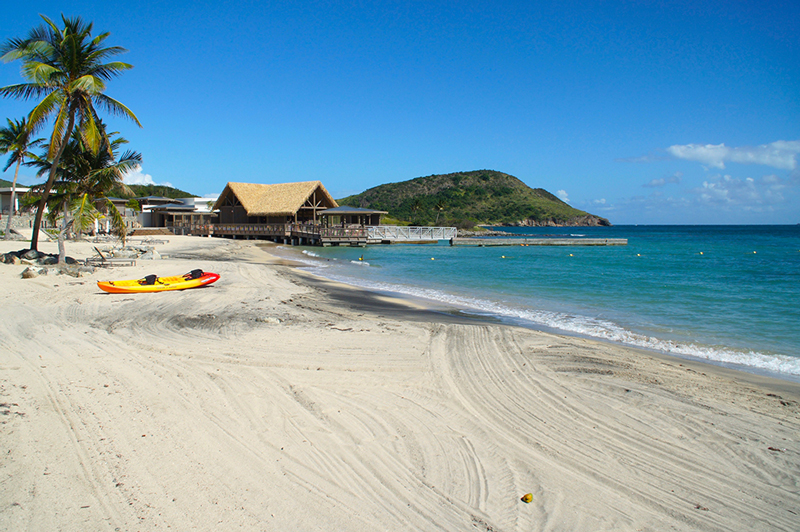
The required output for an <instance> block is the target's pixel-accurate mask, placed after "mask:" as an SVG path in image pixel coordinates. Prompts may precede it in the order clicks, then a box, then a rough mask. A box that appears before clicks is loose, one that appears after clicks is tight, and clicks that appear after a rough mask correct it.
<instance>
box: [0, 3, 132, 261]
mask: <svg viewBox="0 0 800 532" xmlns="http://www.w3.org/2000/svg"><path fill="white" fill-rule="evenodd" d="M42 19H43V20H44V21H45V24H43V25H41V26H39V27H38V28H35V29H33V30H32V31H31V32H30V34H29V35H28V37H27V38H25V39H16V38H14V39H9V40H8V41H6V42H5V43H4V44H3V46H2V47H0V53H2V57H0V59H2V60H3V61H4V62H9V61H14V60H16V59H21V60H22V73H23V75H24V76H25V77H26V78H27V79H28V81H29V82H28V83H20V84H17V85H9V86H7V87H2V88H0V94H2V95H3V96H4V97H9V96H11V97H15V98H22V99H29V98H42V99H41V101H39V103H38V104H36V107H34V109H33V111H31V113H30V115H29V118H28V124H29V125H28V127H29V128H30V129H31V130H32V131H33V130H36V129H38V128H40V127H42V126H43V125H44V124H45V122H46V121H47V120H48V119H49V118H50V117H51V116H52V117H54V124H53V133H52V134H51V136H50V143H49V146H48V152H47V158H48V159H49V160H50V161H51V162H52V165H51V168H50V173H49V176H48V178H47V182H46V183H45V185H44V187H43V189H42V196H41V199H40V200H39V205H38V207H37V209H36V218H35V219H34V223H33V235H32V237H31V249H37V247H38V243H39V227H40V225H41V222H42V215H43V213H44V208H45V205H46V204H47V198H48V196H49V195H50V190H51V188H52V187H53V183H54V182H55V179H56V170H57V169H58V166H59V161H60V159H61V155H62V153H63V152H64V149H65V148H66V146H67V144H68V142H69V139H70V137H71V136H72V131H73V129H75V128H76V126H77V129H78V131H79V132H80V134H81V137H82V138H83V139H84V141H85V142H86V145H87V146H88V147H89V148H90V149H92V151H97V150H98V149H99V148H100V145H101V144H102V140H103V136H104V135H105V133H104V131H103V130H102V128H100V127H98V123H99V118H98V115H97V111H96V109H95V106H97V107H100V108H103V109H105V110H106V111H107V112H109V113H111V114H115V115H119V116H123V117H127V118H130V119H131V120H133V121H134V122H136V124H137V125H138V126H139V127H141V124H140V123H139V119H137V118H136V116H135V115H134V114H133V112H132V111H131V110H130V109H128V108H127V107H125V106H124V105H123V104H122V103H120V102H118V101H117V100H114V99H113V98H110V97H109V96H107V95H105V94H103V92H104V91H105V88H106V83H105V82H106V81H108V80H110V79H112V78H114V77H116V76H118V75H120V74H121V73H122V72H123V71H125V70H129V69H131V68H133V67H132V65H129V64H127V63H122V62H119V61H112V62H109V63H103V61H105V60H106V59H107V58H109V57H111V56H115V55H118V54H121V53H124V52H126V51H127V50H125V49H124V48H120V47H118V46H111V47H108V48H104V47H103V46H102V45H103V41H105V40H106V39H107V38H108V36H109V35H110V34H109V33H103V34H101V35H98V36H97V37H92V24H91V23H88V24H87V23H85V22H84V21H83V20H81V19H80V18H79V17H76V18H66V17H65V16H64V15H62V16H61V20H62V21H63V23H64V28H63V29H61V28H59V27H58V26H57V25H56V24H55V23H54V22H53V21H52V20H50V19H49V18H47V17H45V16H44V15H42Z"/></svg>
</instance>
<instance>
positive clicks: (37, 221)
mask: <svg viewBox="0 0 800 532" xmlns="http://www.w3.org/2000/svg"><path fill="white" fill-rule="evenodd" d="M74 126H75V111H74V109H70V113H69V120H68V121H67V129H66V131H64V137H63V138H62V139H61V145H60V146H59V147H58V151H56V155H55V157H53V163H52V166H50V175H49V176H48V177H47V183H45V185H44V190H42V199H40V200H39V205H38V206H37V207H36V217H35V218H34V219H33V233H31V249H33V250H36V251H39V227H41V225H42V215H44V208H45V205H47V198H48V197H49V196H50V189H51V188H53V183H55V182H56V171H57V170H58V163H59V161H60V160H61V154H62V153H64V148H66V147H67V142H69V137H70V135H72V128H73V127H74Z"/></svg>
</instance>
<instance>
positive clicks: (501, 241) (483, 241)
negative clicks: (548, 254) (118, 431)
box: [450, 237, 628, 247]
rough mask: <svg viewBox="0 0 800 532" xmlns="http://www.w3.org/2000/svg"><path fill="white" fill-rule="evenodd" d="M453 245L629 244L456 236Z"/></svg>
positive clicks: (623, 240) (610, 240)
mask: <svg viewBox="0 0 800 532" xmlns="http://www.w3.org/2000/svg"><path fill="white" fill-rule="evenodd" d="M450 245H452V246H477V247H489V246H627V245H628V239H627V238H504V237H486V238H454V239H453V240H451V241H450Z"/></svg>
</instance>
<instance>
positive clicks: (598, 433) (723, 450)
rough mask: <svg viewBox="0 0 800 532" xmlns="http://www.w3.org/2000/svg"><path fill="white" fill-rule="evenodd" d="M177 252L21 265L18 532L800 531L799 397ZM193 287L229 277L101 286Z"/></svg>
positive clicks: (182, 246) (259, 262)
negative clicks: (98, 266) (47, 271)
mask: <svg viewBox="0 0 800 532" xmlns="http://www.w3.org/2000/svg"><path fill="white" fill-rule="evenodd" d="M169 240H170V242H169V243H168V244H167V245H165V246H163V247H164V253H165V254H167V255H168V256H169V258H168V259H163V260H160V261H143V260H140V261H138V262H137V265H136V266H135V267H116V268H110V269H108V270H99V271H97V272H95V273H93V274H91V275H88V276H86V277H82V278H71V277H66V276H46V277H40V278H36V279H28V280H22V279H20V278H19V271H21V270H22V269H23V268H22V267H19V266H17V267H13V266H9V265H0V302H1V303H2V308H3V309H4V314H5V317H4V321H5V323H6V328H7V332H6V334H4V335H3V336H2V337H0V367H1V368H2V371H0V395H2V397H0V403H2V404H3V408H4V411H3V412H4V415H3V416H2V417H1V418H0V421H3V424H2V425H0V438H1V439H0V443H2V445H3V446H4V448H6V449H8V453H7V454H6V456H5V457H4V460H3V461H2V462H0V473H2V474H3V476H4V478H5V479H6V481H5V482H4V483H3V485H2V487H0V508H2V510H0V528H3V529H6V530H29V529H63V530H86V529H96V530H106V529H108V530H114V528H120V529H148V530H149V529H156V528H166V527H172V528H177V529H184V530H185V529H192V528H200V529H205V528H208V527H209V526H210V525H209V523H217V524H216V525H215V527H220V525H221V526H222V527H224V528H238V529H242V530H261V529H264V528H271V529H303V530H330V529H337V530H354V531H364V530H389V529H394V530H401V529H402V530H437V529H449V530H455V529H459V530H460V529H471V528H475V527H477V528H478V529H482V530H490V529H493V530H501V529H502V530H529V529H552V528H560V529H569V530H576V531H590V530H592V531H593V530H638V529H648V530H669V529H693V530H714V531H716V530H752V529H764V528H769V529H772V530H792V529H793V528H794V526H795V525H796V522H797V514H796V508H797V507H800V494H798V492H797V489H796V488H797V479H798V478H800V441H799V440H800V386H797V385H795V384H793V383H791V382H785V381H780V380H777V379H771V378H766V377H765V378H759V377H758V376H756V375H753V374H748V373H744V372H740V371H734V370H728V369H726V368H722V367H719V366H715V365H711V364H706V363H703V362H697V363H694V362H691V361H685V360H682V359H678V358H675V357H672V356H668V355H659V354H657V353H650V352H647V351H645V350H643V349H639V348H632V347H626V346H619V345H617V344H607V343H604V342H600V341H597V340H593V339H585V338H576V337H569V336H564V335H561V334H553V333H548V332H538V331H535V330H530V329H527V328H523V327H519V326H514V325H506V324H501V323H494V322H492V321H491V320H483V319H472V318H471V317H467V316H462V315H457V314H456V315H453V314H446V313H441V312H438V311H437V310H432V309H430V308H425V307H426V306H425V305H421V306H420V305H419V304H415V303H414V302H411V301H405V300H403V299H399V298H393V297H388V296H386V295H384V294H378V293H374V292H369V291H366V290H363V289H360V288H358V287H353V286H350V285H345V284H342V283H338V282H336V281H330V280H327V279H325V278H323V277H319V276H316V275H313V274H311V273H309V272H304V271H301V270H298V269H296V268H294V267H293V265H292V263H291V262H287V261H284V260H282V259H279V258H276V257H274V256H272V255H270V254H269V253H268V252H267V251H264V250H263V249H261V248H260V247H259V246H256V245H254V242H252V241H232V240H225V239H201V238H198V237H174V238H172V237H170V238H169ZM19 244H20V243H19V242H16V243H13V242H12V243H11V244H10V247H9V245H8V244H3V243H2V242H0V252H5V251H9V250H11V249H19V248H20V247H22V246H20V245H19ZM47 245H49V244H47ZM41 248H42V249H41V250H42V251H50V250H49V249H45V248H46V245H45V244H44V243H43V244H42V246H41ZM157 248H159V251H161V246H157ZM82 250H85V251H84V254H81V251H82ZM90 252H91V244H89V243H77V244H74V243H69V244H68V246H67V253H68V255H72V256H74V257H76V258H83V257H84V256H86V255H88V254H90ZM195 267H200V268H202V269H205V270H207V271H214V272H216V273H220V274H221V275H222V278H221V279H220V281H219V282H217V283H215V284H214V285H210V286H208V287H204V288H199V289H194V290H187V291H183V292H173V293H156V294H136V295H115V294H106V293H102V292H100V291H99V290H98V289H96V288H95V287H93V286H92V285H93V284H94V283H95V282H96V281H97V280H101V279H103V280H104V279H109V278H111V279H120V278H138V277H141V276H143V275H146V274H149V273H158V274H161V275H172V274H176V273H179V272H182V271H184V270H185V271H188V270H190V269H194V268H195ZM18 270H19V271H18ZM756 472H757V473H756ZM526 493H531V494H532V497H533V501H532V502H531V504H525V503H523V502H521V501H520V497H521V496H522V495H524V494H526ZM65 494H69V495H67V496H65ZM578 509H579V510H578Z"/></svg>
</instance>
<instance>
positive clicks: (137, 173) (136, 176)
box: [122, 166, 172, 187]
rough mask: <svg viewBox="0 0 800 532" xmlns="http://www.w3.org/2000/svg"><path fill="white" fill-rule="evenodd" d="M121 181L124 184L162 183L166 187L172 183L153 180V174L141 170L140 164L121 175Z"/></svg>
mask: <svg viewBox="0 0 800 532" xmlns="http://www.w3.org/2000/svg"><path fill="white" fill-rule="evenodd" d="M122 181H123V183H125V184H126V185H163V186H167V187H171V186H172V183H169V182H164V183H156V182H155V181H153V176H151V175H150V174H145V173H144V172H142V167H141V166H137V167H136V170H133V171H131V172H128V173H127V174H125V175H124V176H123V177H122Z"/></svg>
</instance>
